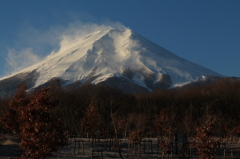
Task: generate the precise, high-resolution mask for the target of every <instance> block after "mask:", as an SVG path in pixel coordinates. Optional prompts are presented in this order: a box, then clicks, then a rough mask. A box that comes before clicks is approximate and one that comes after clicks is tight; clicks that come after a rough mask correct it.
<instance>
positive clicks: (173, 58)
mask: <svg viewBox="0 0 240 159" xmlns="http://www.w3.org/2000/svg"><path fill="white" fill-rule="evenodd" d="M84 28H85V30H84ZM59 39H60V44H59V45H60V46H59V49H58V50H57V51H56V50H55V51H53V52H52V53H51V55H49V56H48V57H47V58H45V59H44V60H42V61H41V62H39V63H37V64H35V65H33V66H31V67H28V68H26V69H24V70H22V71H20V72H18V73H17V74H15V75H12V76H9V77H8V78H9V79H10V78H11V79H13V78H20V79H21V81H24V80H25V81H30V82H31V83H30V84H29V85H30V89H34V88H38V87H41V86H43V85H46V83H48V82H49V81H50V80H51V79H52V78H59V79H60V80H61V82H62V85H63V86H64V87H71V86H74V87H75V86H76V85H77V86H79V85H81V84H83V83H92V84H99V83H102V84H107V85H110V86H116V87H121V89H123V90H127V91H126V92H137V91H143V90H144V91H152V90H155V89H159V88H171V87H176V86H181V85H184V84H186V83H189V82H192V81H196V80H201V79H203V77H204V78H205V77H208V76H221V75H220V74H218V73H216V72H214V71H211V70H209V69H206V68H204V67H201V66H199V65H196V64H194V63H192V62H189V61H187V60H185V59H182V58H180V57H178V56H177V55H175V54H173V53H171V52H169V51H167V50H166V49H164V48H162V47H161V46H159V45H157V44H155V43H153V42H151V41H149V40H147V39H146V38H144V37H142V36H141V35H139V34H137V33H135V32H133V31H132V30H130V29H129V28H126V27H124V26H122V25H120V27H119V26H118V27H117V29H116V27H112V26H105V25H91V27H90V26H89V25H85V26H81V27H76V26H75V25H74V26H71V27H69V28H68V30H65V32H63V33H62V34H61V36H60V38H59ZM8 78H4V79H2V80H5V81H7V80H8ZM0 86H1V80H0ZM130 89H133V90H130ZM0 93H1V92H0Z"/></svg>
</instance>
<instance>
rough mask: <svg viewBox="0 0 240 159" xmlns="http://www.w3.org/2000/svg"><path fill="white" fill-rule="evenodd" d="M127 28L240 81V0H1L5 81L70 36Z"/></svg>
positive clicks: (0, 54)
mask: <svg viewBox="0 0 240 159" xmlns="http://www.w3.org/2000/svg"><path fill="white" fill-rule="evenodd" d="M121 24H122V25H124V26H126V27H129V28H130V29H132V30H133V31H135V32H137V33H139V34H141V35H142V36H144V37H146V38H148V39H149V40H151V41H153V42H155V43H157V44H158V45H160V46H162V47H164V48H165V49H167V50H169V51H171V52H172V53H174V54H176V55H178V56H180V57H182V58H185V59H187V60H189V61H191V62H194V63H197V64H199V65H201V66H204V67H207V68H209V69H211V70H213V71H216V72H218V73H220V74H222V75H225V76H237V77H240V63H239V61H240V0H0V77H2V76H4V75H7V74H9V73H11V72H13V71H17V70H19V69H22V68H23V67H27V66H28V65H30V64H32V63H36V62H37V61H39V60H41V59H42V58H44V57H45V56H47V55H48V54H50V53H51V52H52V50H56V49H58V47H59V42H60V39H61V36H60V35H63V34H64V33H68V34H69V33H71V31H74V30H75V31H76V28H78V29H79V30H80V31H81V29H86V27H87V28H88V27H91V26H93V25H98V26H100V25H113V26H119V25H121ZM83 26H85V27H83ZM70 28H71V29H70ZM72 28H74V29H72ZM79 30H78V31H79Z"/></svg>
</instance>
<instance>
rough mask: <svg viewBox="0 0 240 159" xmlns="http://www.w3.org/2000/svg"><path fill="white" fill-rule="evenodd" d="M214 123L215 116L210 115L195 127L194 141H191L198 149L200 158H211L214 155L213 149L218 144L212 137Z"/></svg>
mask: <svg viewBox="0 0 240 159" xmlns="http://www.w3.org/2000/svg"><path fill="white" fill-rule="evenodd" d="M215 123H216V118H213V117H211V116H207V117H206V121H205V123H204V124H203V125H202V126H200V127H198V128H196V131H197V135H196V137H195V139H196V141H195V142H193V143H192V145H193V146H194V147H196V148H197V150H198V152H197V153H198V155H199V157H200V158H202V159H212V158H214V156H215V152H214V151H215V149H216V147H217V145H218V140H217V139H214V138H213V127H214V125H215Z"/></svg>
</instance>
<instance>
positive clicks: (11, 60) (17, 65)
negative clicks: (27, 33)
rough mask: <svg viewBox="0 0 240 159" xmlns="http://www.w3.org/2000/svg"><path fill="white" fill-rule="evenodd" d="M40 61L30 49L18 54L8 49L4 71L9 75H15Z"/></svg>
mask: <svg viewBox="0 0 240 159" xmlns="http://www.w3.org/2000/svg"><path fill="white" fill-rule="evenodd" d="M42 59H43V58H41V57H40V56H38V55H36V54H34V53H33V52H32V48H25V49H23V50H21V51H19V52H18V51H16V50H15V49H10V50H8V54H7V58H6V62H7V64H6V69H7V71H8V72H9V73H15V72H18V71H20V70H22V69H24V68H26V67H29V66H31V65H33V64H35V63H38V62H40V61H41V60H42Z"/></svg>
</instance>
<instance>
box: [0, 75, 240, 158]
mask: <svg viewBox="0 0 240 159" xmlns="http://www.w3.org/2000/svg"><path fill="white" fill-rule="evenodd" d="M23 85H24V84H23ZM19 88H21V90H20V91H19V90H18V92H17V93H18V94H17V93H16V95H15V96H14V97H13V98H12V99H1V100H0V118H1V121H2V122H1V124H0V130H1V133H12V132H13V133H16V134H20V136H19V137H20V138H21V139H25V140H27V139H26V138H28V137H29V134H28V136H27V135H26V134H24V135H23V134H21V133H20V132H21V131H22V130H21V129H24V131H29V132H30V131H32V130H33V131H35V132H37V133H38V132H39V133H40V134H41V133H43V130H41V131H42V132H41V131H40V128H41V129H44V133H45V137H44V138H43V139H42V140H45V141H47V140H49V139H48V138H47V137H46V134H47V133H49V134H50V135H51V137H52V138H53V136H61V138H62V139H61V140H60V139H59V138H54V140H56V141H58V142H57V143H56V144H57V145H59V146H63V145H64V144H65V142H66V138H67V137H69V136H73V135H74V136H76V135H77V136H78V137H90V138H99V137H101V138H114V139H115V140H116V143H117V141H118V140H119V139H120V138H127V139H128V140H130V141H132V142H139V141H140V140H141V139H142V138H145V137H160V138H161V137H166V136H174V134H185V135H186V136H188V137H192V138H195V141H194V142H193V144H194V143H195V147H196V148H198V149H203V147H202V145H204V144H201V145H199V144H196V143H200V142H204V140H210V137H216V138H217V137H218V138H227V139H228V138H229V139H230V137H231V136H238V135H239V133H240V82H239V81H237V80H232V79H230V78H223V79H221V80H216V81H213V82H211V83H209V84H200V85H189V86H186V87H181V88H174V89H168V90H157V91H154V92H151V93H139V94H124V93H123V92H122V91H120V90H118V89H116V88H111V87H108V86H103V85H91V84H85V85H83V86H81V87H79V88H75V89H72V90H64V89H63V88H62V87H61V86H60V85H59V82H58V80H53V81H52V82H51V84H50V85H49V87H48V88H44V89H42V90H39V91H37V92H35V93H29V94H27V93H26V89H27V88H25V89H24V90H23V89H22V88H23V87H19ZM21 93H22V94H21ZM22 95H24V100H23V99H21V101H20V103H21V104H20V105H21V107H17V106H18V105H19V103H16V98H20V97H21V98H22ZM14 102H15V103H14ZM24 103H25V105H24ZM13 108H14V109H13ZM9 113H10V114H11V113H12V114H11V115H12V118H14V115H16V116H19V114H22V116H21V117H22V118H23V117H26V116H27V115H28V117H29V119H30V118H31V121H33V123H32V124H33V125H32V126H29V127H30V128H31V129H29V130H26V128H21V123H19V122H21V121H26V120H28V119H21V120H19V121H16V120H14V119H10V118H9V119H8V118H7V117H9ZM29 113H30V114H31V115H29ZM54 120H56V121H54ZM34 122H35V123H34ZM27 123H28V124H30V125H31V122H29V121H28V122H27ZM13 124H14V125H13ZM18 124H20V125H18ZM39 124H40V125H41V124H42V127H41V126H39ZM36 125H37V126H38V127H37V128H39V129H36ZM6 127H8V128H9V129H6ZM11 130H13V131H11ZM56 130H57V131H58V132H56ZM59 130H60V131H59ZM26 133H28V132H26ZM37 133H36V134H30V137H36V138H37V137H39V134H37ZM203 134H205V135H203ZM31 135H33V136H31ZM34 135H35V136H34ZM42 136H44V135H42ZM24 137H25V138H24ZM65 137H66V138H65ZM211 141H212V142H206V143H205V146H206V144H209V145H207V146H210V147H214V144H215V143H216V142H215V141H213V140H211ZM26 142H27V141H24V143H23V145H24V144H25V145H24V146H25V147H26V146H29V145H26ZM211 144H212V145H211ZM24 146H23V147H24ZM59 146H57V147H54V146H50V147H52V150H49V152H52V151H54V150H55V149H56V148H58V147H59ZM159 146H161V147H162V148H163V149H164V147H167V143H166V142H165V141H164V140H162V142H161V143H160V145H159ZM49 149H50V148H49ZM28 150H29V148H28ZM49 152H46V154H44V155H45V156H47V155H49ZM28 153H31V152H28ZM37 155H38V154H36V156H37Z"/></svg>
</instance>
